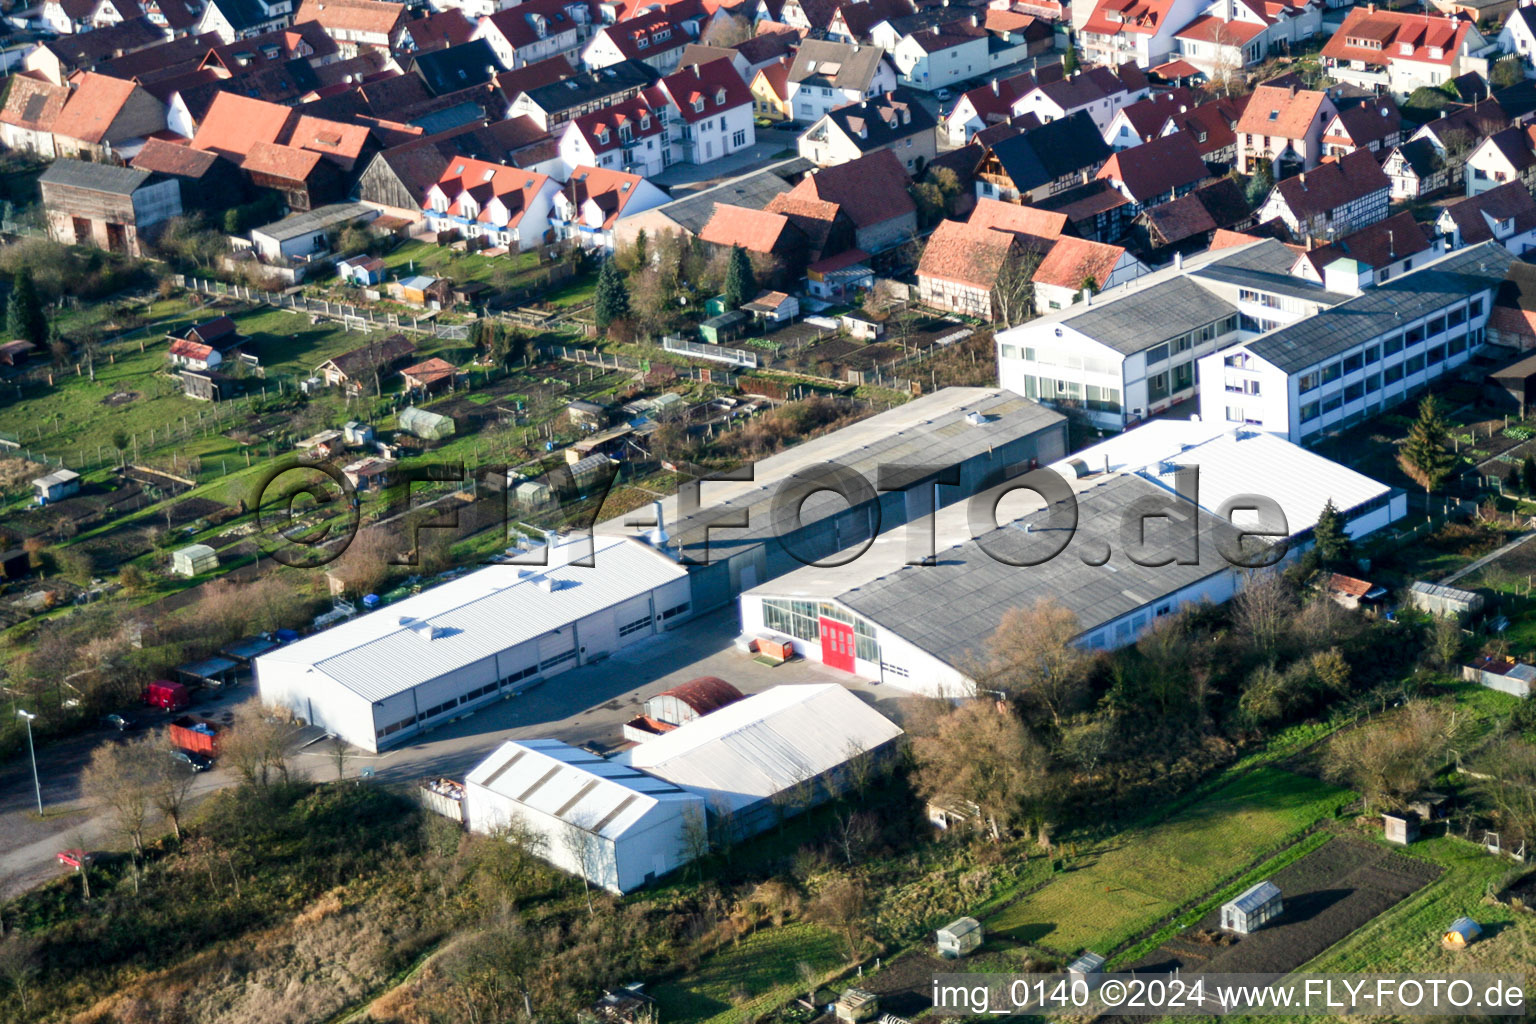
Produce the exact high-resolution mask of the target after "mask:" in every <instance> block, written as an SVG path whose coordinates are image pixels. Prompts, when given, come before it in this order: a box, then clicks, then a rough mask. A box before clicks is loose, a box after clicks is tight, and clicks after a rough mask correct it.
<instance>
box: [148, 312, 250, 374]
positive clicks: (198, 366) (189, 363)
mask: <svg viewBox="0 0 1536 1024" xmlns="http://www.w3.org/2000/svg"><path fill="white" fill-rule="evenodd" d="M167 340H168V341H169V342H170V347H169V349H168V350H167V353H166V354H167V356H168V357H169V359H170V361H171V365H172V366H176V367H182V368H185V369H189V370H211V369H213V368H214V367H215V366H219V365H221V364H222V363H224V362H225V361H226V360H227V359H229V357H230V356H231V355H233V354H234V353H235V352H236V351H237V350H238V349H239V348H240V347H241V346H243V345H244V344H245V343H246V342H247V341H249V340H250V339H249V338H247V337H246V336H245V335H243V334H241V333H240V332H239V331H238V330H237V329H236V328H235V322H234V321H233V320H231V319H230V318H229V317H227V316H220V317H215V318H214V319H212V320H205V321H204V322H202V323H200V324H196V325H194V326H192V327H190V328H188V329H187V330H186V331H185V332H183V333H181V334H173V335H170V336H168V338H167Z"/></svg>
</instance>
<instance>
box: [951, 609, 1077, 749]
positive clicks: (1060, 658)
mask: <svg viewBox="0 0 1536 1024" xmlns="http://www.w3.org/2000/svg"><path fill="white" fill-rule="evenodd" d="M1081 632H1082V626H1081V624H1080V623H1079V622H1078V619H1077V616H1076V615H1075V614H1073V613H1072V611H1070V610H1069V609H1067V608H1066V607H1065V606H1063V605H1061V604H1059V603H1057V602H1056V601H1053V600H1050V599H1046V598H1041V599H1040V600H1038V601H1036V602H1035V603H1034V604H1033V605H1032V606H1030V607H1028V608H1012V609H1009V610H1008V611H1007V612H1005V613H1004V614H1003V617H1002V620H1001V621H1000V622H999V623H998V626H997V631H996V632H994V633H993V634H992V636H991V637H989V638H988V639H987V643H986V648H985V652H984V654H983V657H982V663H981V664H980V665H979V666H977V669H978V671H979V673H980V674H979V675H973V678H977V679H979V680H981V681H984V682H985V683H986V685H987V686H988V687H990V688H992V689H996V690H1001V691H1002V692H1004V693H1007V694H1009V695H1010V696H1015V697H1018V698H1019V699H1020V700H1022V701H1023V702H1024V703H1025V704H1033V705H1037V706H1039V707H1041V708H1043V709H1044V710H1045V711H1046V713H1047V714H1049V715H1050V717H1051V722H1052V723H1053V724H1054V725H1055V726H1056V727H1057V728H1060V727H1061V720H1062V717H1063V716H1064V715H1066V714H1068V713H1069V712H1071V711H1072V710H1073V709H1074V708H1075V707H1076V706H1077V704H1078V703H1079V701H1080V700H1081V699H1082V697H1083V695H1084V693H1085V692H1086V688H1087V685H1088V669H1089V665H1090V663H1091V662H1090V657H1091V656H1090V655H1089V654H1088V653H1087V652H1086V651H1084V650H1083V649H1082V648H1081V647H1079V646H1077V644H1076V643H1075V642H1074V641H1075V640H1076V638H1077V635H1078V634H1079V633H1081Z"/></svg>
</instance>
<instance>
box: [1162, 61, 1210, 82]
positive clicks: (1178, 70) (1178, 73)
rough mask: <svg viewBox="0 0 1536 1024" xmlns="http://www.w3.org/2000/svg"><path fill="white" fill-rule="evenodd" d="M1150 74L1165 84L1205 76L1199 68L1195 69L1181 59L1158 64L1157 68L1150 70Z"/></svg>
mask: <svg viewBox="0 0 1536 1024" xmlns="http://www.w3.org/2000/svg"><path fill="white" fill-rule="evenodd" d="M1150 73H1151V74H1154V75H1157V76H1158V77H1159V78H1161V79H1163V80H1164V81H1165V82H1174V81H1178V80H1179V79H1185V78H1196V77H1199V76H1201V75H1204V74H1205V72H1204V71H1201V70H1200V69H1199V68H1197V67H1195V66H1194V65H1193V64H1191V63H1190V62H1189V61H1187V60H1184V59H1183V58H1182V57H1181V58H1179V59H1178V60H1170V61H1168V62H1166V63H1163V64H1159V65H1158V66H1157V67H1155V68H1152V69H1150Z"/></svg>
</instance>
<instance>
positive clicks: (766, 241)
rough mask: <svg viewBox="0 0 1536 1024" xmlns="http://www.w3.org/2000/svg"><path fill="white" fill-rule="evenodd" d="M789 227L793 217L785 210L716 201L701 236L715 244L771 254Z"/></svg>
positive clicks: (700, 233)
mask: <svg viewBox="0 0 1536 1024" xmlns="http://www.w3.org/2000/svg"><path fill="white" fill-rule="evenodd" d="M788 226H789V218H788V217H786V216H784V215H783V214H781V213H770V212H768V211H767V210H753V209H750V208H749V207H745V206H732V205H730V204H729V203H716V204H715V212H714V214H713V215H712V216H711V217H710V218H709V223H708V224H705V225H704V227H703V229H702V230H701V231H700V232H699V238H700V239H702V240H703V241H705V242H710V243H713V244H715V245H739V246H741V247H742V248H743V249H746V250H747V251H748V252H761V253H770V252H773V251H774V248H775V247H776V246H777V245H778V244H779V239H780V238H782V237H783V235H784V231H785V229H786V228H787V227H788Z"/></svg>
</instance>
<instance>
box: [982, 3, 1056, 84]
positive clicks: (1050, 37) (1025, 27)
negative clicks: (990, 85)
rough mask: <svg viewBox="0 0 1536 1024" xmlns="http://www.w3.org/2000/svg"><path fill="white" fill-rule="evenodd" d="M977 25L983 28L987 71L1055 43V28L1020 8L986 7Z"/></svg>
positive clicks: (1041, 51) (1042, 51)
mask: <svg viewBox="0 0 1536 1024" xmlns="http://www.w3.org/2000/svg"><path fill="white" fill-rule="evenodd" d="M981 27H982V28H984V29H986V30H987V68H988V70H989V71H994V72H995V71H1000V70H1002V69H1003V68H1007V67H1011V66H1013V65H1015V64H1021V63H1023V62H1024V61H1025V60H1028V59H1029V58H1031V57H1040V56H1043V55H1045V54H1048V53H1050V52H1051V50H1052V49H1053V48H1054V47H1055V45H1056V30H1055V28H1054V27H1053V26H1052V25H1051V22H1050V21H1049V20H1047V19H1045V18H1042V17H1040V16H1039V15H1036V14H1029V13H1027V12H1024V11H1018V10H1001V9H998V8H994V7H988V8H987V10H986V11H985V12H984V13H983V14H982V16H981Z"/></svg>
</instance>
